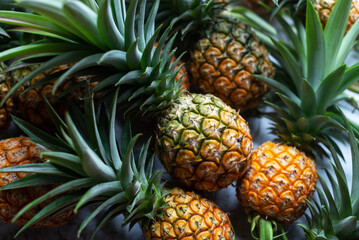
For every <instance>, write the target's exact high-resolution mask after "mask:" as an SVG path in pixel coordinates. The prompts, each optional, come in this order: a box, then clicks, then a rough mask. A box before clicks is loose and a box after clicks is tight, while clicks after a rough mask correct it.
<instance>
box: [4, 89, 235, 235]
mask: <svg viewBox="0 0 359 240" xmlns="http://www.w3.org/2000/svg"><path fill="white" fill-rule="evenodd" d="M117 93H118V92H117ZM116 101H117V95H115V97H114V100H113V102H112V105H111V109H110V119H109V121H108V122H107V121H105V122H104V121H101V122H100V120H98V119H102V120H103V119H107V113H106V111H100V116H99V118H96V116H95V108H94V104H93V102H92V105H91V107H90V108H87V110H88V111H86V112H85V116H84V118H80V122H77V123H76V124H75V123H74V121H73V120H72V117H71V116H70V115H69V114H67V115H66V116H65V121H62V120H60V118H56V120H55V122H54V123H55V124H57V123H60V122H62V123H61V131H59V133H58V135H57V136H58V137H56V138H55V137H53V136H49V135H48V136H44V135H43V133H41V131H39V130H38V129H36V128H35V127H33V126H31V125H29V124H27V123H25V122H24V121H22V120H20V119H18V118H16V117H15V118H14V121H15V122H16V123H17V124H18V125H19V126H20V127H21V128H22V129H23V130H24V132H27V133H29V134H30V136H32V137H33V138H34V139H36V142H37V143H38V144H41V145H44V146H45V147H47V148H48V149H53V151H47V152H44V153H42V157H44V158H46V159H48V161H47V162H46V163H43V164H42V166H39V165H36V164H33V165H32V166H31V167H32V168H31V169H28V168H25V167H23V166H15V167H9V168H6V169H2V170H1V172H27V171H31V172H34V173H36V174H35V175H32V177H33V179H36V178H41V177H44V176H48V175H49V174H51V172H53V171H56V172H57V173H58V174H57V176H56V177H55V178H52V181H57V182H61V181H62V185H60V186H59V187H57V188H54V189H53V190H52V191H50V192H49V193H47V194H45V195H43V196H42V197H41V198H38V199H37V200H36V201H34V202H32V203H30V204H28V205H27V206H26V207H25V208H23V210H22V211H21V212H20V213H18V214H17V215H16V216H15V218H14V219H13V220H16V219H18V218H19V217H20V216H22V215H23V214H26V212H27V211H28V210H30V209H32V208H34V207H36V206H37V205H38V204H41V203H43V202H45V201H47V200H48V199H49V198H50V197H51V196H57V195H60V194H63V196H62V197H60V198H58V200H57V202H52V203H48V205H47V209H46V210H44V211H42V212H39V213H38V214H37V215H36V216H35V217H34V218H33V219H31V220H30V221H29V222H28V223H27V225H25V226H24V227H23V228H22V229H21V230H20V231H19V233H21V232H22V231H23V230H24V229H26V228H27V227H29V226H32V225H33V224H35V223H36V222H37V221H38V220H40V221H41V219H43V218H45V217H47V216H48V215H49V214H51V212H58V211H60V212H61V211H62V209H67V208H72V207H74V208H75V212H77V211H78V210H79V209H80V208H82V207H84V206H85V205H87V203H90V202H91V203H97V207H96V208H95V209H94V210H93V211H92V212H91V213H90V214H89V215H88V216H87V217H86V218H85V219H84V221H83V223H82V224H81V226H80V227H79V231H78V235H80V234H81V232H82V230H83V229H84V228H85V227H86V226H87V225H88V224H89V222H90V221H91V220H92V219H94V217H96V216H97V215H98V214H99V213H100V212H101V210H105V209H106V210H105V212H104V214H103V216H102V217H100V218H99V219H98V223H97V227H96V230H95V232H94V235H95V234H96V231H97V230H98V229H99V228H100V227H101V226H103V225H104V224H105V223H107V222H109V221H110V220H112V219H113V218H114V217H116V216H118V215H120V214H123V215H124V220H123V221H124V222H123V224H124V225H125V224H131V225H132V226H133V224H135V223H137V222H142V226H143V228H144V234H145V239H180V238H182V239H228V240H230V239H233V238H234V233H233V231H232V228H231V223H230V221H229V218H228V216H227V215H226V214H225V213H224V212H223V211H221V210H220V209H219V208H218V207H217V206H216V204H214V203H213V202H211V201H209V200H206V199H205V198H202V197H200V196H199V195H198V194H195V193H191V192H185V191H183V190H180V189H178V188H175V189H172V190H166V189H164V184H163V183H161V176H162V172H163V171H156V172H154V173H152V165H153V159H154V156H152V158H151V160H150V161H148V164H147V167H145V164H146V160H147V152H148V148H149V144H150V140H148V141H147V142H146V143H145V144H144V145H143V146H142V147H141V148H140V149H139V153H138V154H133V151H134V147H135V144H136V141H137V139H138V137H139V135H136V136H135V137H131V130H130V128H131V126H130V124H129V122H126V123H125V125H124V126H123V128H122V137H120V138H116V136H115V131H114V128H113V127H114V124H115V118H116ZM89 109H91V110H89ZM52 112H53V113H54V110H53V109H52ZM81 114H82V113H77V112H74V115H76V119H78V118H77V115H81ZM90 123H91V124H90ZM100 123H101V126H100ZM79 126H87V128H82V127H81V128H78V127H79ZM104 126H106V127H105V128H107V127H109V129H111V131H110V132H109V131H103V130H104V128H103V127H104ZM81 129H82V131H81ZM88 134H89V135H92V136H97V137H95V138H91V137H90V138H88V137H87V136H89V135H88ZM93 134H94V135H93ZM40 136H43V137H40ZM49 137H50V138H51V139H52V143H51V144H50V143H49V141H48V140H49V139H48V138H49ZM116 139H121V142H120V143H119V146H120V147H119V148H118V145H117V142H116ZM105 142H107V143H109V144H103V143H105ZM57 144H58V145H57ZM90 146H93V148H91V147H90ZM135 156H136V157H135ZM27 178H28V177H27ZM49 182H51V180H50V181H49ZM22 184H25V185H31V182H30V181H27V179H24V181H23V182H22ZM35 184H36V183H35ZM19 185H21V183H20V184H17V185H16V182H14V183H13V184H8V185H7V189H11V188H12V187H14V188H17V187H19ZM66 192H67V194H66V195H64V193H66ZM19 233H18V234H19ZM94 235H93V237H94Z"/></svg>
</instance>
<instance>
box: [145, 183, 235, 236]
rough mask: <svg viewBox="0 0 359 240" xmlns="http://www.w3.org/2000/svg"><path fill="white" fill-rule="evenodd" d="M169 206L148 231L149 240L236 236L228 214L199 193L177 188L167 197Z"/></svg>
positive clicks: (146, 234)
mask: <svg viewBox="0 0 359 240" xmlns="http://www.w3.org/2000/svg"><path fill="white" fill-rule="evenodd" d="M165 202H166V204H167V206H166V207H165V208H164V209H163V210H162V213H161V214H162V217H156V219H155V221H152V222H151V223H150V224H149V226H148V227H145V228H144V235H145V239H146V240H162V239H186V240H190V239H213V240H215V239H216V240H217V239H218V240H219V239H221V240H230V239H233V236H234V233H233V231H232V228H231V223H230V221H229V218H228V216H227V214H225V213H224V212H223V211H222V210H220V209H219V208H218V206H217V205H216V204H215V203H214V202H212V201H209V200H207V199H205V198H202V197H201V196H199V195H198V194H196V193H193V192H185V191H183V190H182V189H179V188H175V189H173V190H172V191H171V193H169V194H167V195H166V197H165Z"/></svg>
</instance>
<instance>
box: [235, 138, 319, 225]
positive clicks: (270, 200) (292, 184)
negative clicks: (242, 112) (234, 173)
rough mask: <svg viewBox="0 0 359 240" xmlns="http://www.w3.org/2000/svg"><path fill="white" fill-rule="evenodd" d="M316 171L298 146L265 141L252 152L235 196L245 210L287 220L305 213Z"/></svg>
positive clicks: (314, 182)
mask: <svg viewBox="0 0 359 240" xmlns="http://www.w3.org/2000/svg"><path fill="white" fill-rule="evenodd" d="M316 172H317V170H316V165H315V162H314V161H313V160H312V159H311V158H309V157H307V156H306V155H305V153H303V152H301V151H299V150H298V149H297V148H295V147H291V146H287V145H284V144H276V143H273V142H265V143H263V144H262V145H261V146H259V147H258V148H257V149H256V150H255V151H254V152H253V155H252V157H251V160H250V163H249V167H248V170H247V172H246V173H245V174H244V176H243V178H242V179H241V181H239V182H238V185H237V189H236V190H237V198H238V199H239V201H240V203H241V205H242V206H243V207H244V209H245V211H246V212H247V213H250V212H255V213H258V214H261V215H264V216H266V217H269V218H270V219H273V220H276V221H278V222H280V223H282V224H290V223H292V222H293V221H294V220H296V219H297V218H299V217H300V216H301V215H302V214H303V213H304V211H305V209H306V208H307V201H306V199H308V200H309V201H310V200H311V199H312V197H313V194H314V192H315V184H316V181H317V178H318V177H317V173H316Z"/></svg>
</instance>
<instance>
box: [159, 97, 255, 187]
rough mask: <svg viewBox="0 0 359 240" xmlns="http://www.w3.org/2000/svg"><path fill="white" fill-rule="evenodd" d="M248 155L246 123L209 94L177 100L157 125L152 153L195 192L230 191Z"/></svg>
mask: <svg viewBox="0 0 359 240" xmlns="http://www.w3.org/2000/svg"><path fill="white" fill-rule="evenodd" d="M252 150H253V143H252V137H251V135H250V131H249V128H248V125H247V123H246V121H245V120H244V119H243V118H242V117H241V116H240V115H239V114H238V113H237V112H236V111H235V110H234V109H232V108H231V107H229V106H228V105H226V104H225V103H224V102H223V101H222V100H220V99H219V98H217V97H215V96H213V95H210V94H208V95H201V94H192V95H191V94H189V93H187V94H183V95H181V96H180V97H179V99H178V100H177V101H176V102H174V103H173V104H172V106H171V107H170V108H169V109H168V110H166V112H165V113H164V114H163V116H162V117H161V118H160V121H159V124H158V125H157V141H156V151H157V155H158V157H159V159H160V160H161V162H162V164H163V165H164V167H165V169H166V170H167V171H168V172H169V174H170V175H171V176H172V177H173V178H174V179H175V180H177V181H179V182H180V183H182V184H183V185H185V186H186V187H190V188H192V189H194V190H197V191H205V192H215V191H218V190H220V189H222V188H225V187H227V186H229V185H230V184H231V183H233V182H234V181H235V180H237V179H238V177H239V176H241V174H242V173H243V171H244V169H245V168H246V166H247V159H248V157H249V156H250V154H251V152H252Z"/></svg>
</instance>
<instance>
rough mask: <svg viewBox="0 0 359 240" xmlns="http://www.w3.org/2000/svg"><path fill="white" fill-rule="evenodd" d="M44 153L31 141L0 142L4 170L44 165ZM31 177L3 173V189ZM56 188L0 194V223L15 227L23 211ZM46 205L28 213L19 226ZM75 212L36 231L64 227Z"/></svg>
mask: <svg viewBox="0 0 359 240" xmlns="http://www.w3.org/2000/svg"><path fill="white" fill-rule="evenodd" d="M41 152H42V150H41V149H40V148H39V147H38V146H36V145H35V144H33V143H32V142H31V141H30V140H29V139H28V138H27V137H16V138H10V139H6V140H2V141H0V156H1V161H0V168H5V167H11V166H17V165H23V164H30V163H42V162H43V160H42V159H40V153H41ZM28 175H29V174H28V173H0V187H4V186H6V185H7V184H8V183H11V182H13V181H15V180H17V179H20V178H23V177H25V176H28ZM44 184H46V183H44ZM52 188H53V187H52V186H49V185H41V186H34V187H27V188H20V189H12V190H3V191H0V220H1V221H3V222H5V223H11V219H12V218H13V217H14V216H15V215H16V213H17V212H18V211H19V210H20V209H22V208H23V207H24V206H25V205H27V204H28V203H30V202H32V201H33V200H35V199H36V198H38V197H40V196H41V195H43V194H44V193H46V192H48V191H49V190H51V189H52ZM49 202H51V200H50V201H48V202H47V203H49ZM45 205H46V203H44V204H42V205H40V206H38V207H37V208H33V209H32V210H31V211H28V212H27V213H26V214H24V215H23V216H22V217H21V218H19V219H17V221H16V222H15V224H16V225H24V224H25V223H27V222H28V221H29V220H30V219H31V218H32V217H33V216H34V215H35V214H36V213H37V212H38V211H39V210H41V209H42V208H43V207H44V206H45ZM72 212H73V211H72V209H71V210H67V211H64V212H62V213H61V214H59V215H57V216H55V217H54V218H51V219H49V220H45V221H40V222H38V223H37V224H36V225H35V227H41V226H44V227H55V226H60V225H63V224H65V223H67V222H69V221H71V220H72V219H73V217H74V214H73V213H72Z"/></svg>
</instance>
